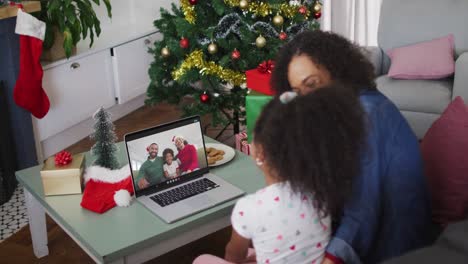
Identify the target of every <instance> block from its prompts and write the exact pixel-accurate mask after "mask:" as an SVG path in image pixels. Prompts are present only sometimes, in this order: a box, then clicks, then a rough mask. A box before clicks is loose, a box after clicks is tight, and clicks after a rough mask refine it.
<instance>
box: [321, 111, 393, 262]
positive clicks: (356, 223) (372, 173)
mask: <svg viewBox="0 0 468 264" xmlns="http://www.w3.org/2000/svg"><path fill="white" fill-rule="evenodd" d="M368 116H369V126H368V130H367V140H366V145H365V151H363V154H362V155H361V174H360V175H359V176H357V177H356V178H355V179H354V182H353V192H352V194H351V197H350V199H349V202H348V204H347V205H346V207H345V208H344V212H343V217H342V218H341V220H340V224H339V226H338V228H337V230H336V232H335V235H334V237H333V238H332V240H331V241H330V243H329V244H328V246H327V252H326V259H327V260H328V261H332V263H335V264H338V263H353V264H359V263H361V259H360V257H362V256H366V255H368V254H369V251H370V250H371V247H372V245H373V243H374V242H375V239H376V236H377V235H378V233H377V232H378V229H379V223H380V215H381V180H382V176H383V175H381V171H382V170H381V166H384V164H380V163H379V161H380V160H381V159H380V155H382V153H380V149H379V146H380V145H379V141H378V133H379V131H378V125H377V124H378V122H379V120H378V118H377V116H378V114H377V113H376V112H375V111H371V112H370V113H369V115H368ZM382 120H385V119H382ZM382 120H380V122H382ZM380 144H381V143H380ZM325 263H326V262H325Z"/></svg>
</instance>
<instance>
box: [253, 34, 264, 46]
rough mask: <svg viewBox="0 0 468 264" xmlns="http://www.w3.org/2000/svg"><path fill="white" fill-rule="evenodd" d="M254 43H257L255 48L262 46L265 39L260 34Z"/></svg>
mask: <svg viewBox="0 0 468 264" xmlns="http://www.w3.org/2000/svg"><path fill="white" fill-rule="evenodd" d="M255 45H257V48H260V49H261V48H263V47H265V45H266V39H265V38H264V37H263V36H262V35H260V36H258V38H257V39H256V40H255Z"/></svg>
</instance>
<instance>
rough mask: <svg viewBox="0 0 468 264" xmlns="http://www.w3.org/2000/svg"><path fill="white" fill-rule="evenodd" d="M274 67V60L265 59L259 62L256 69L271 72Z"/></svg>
mask: <svg viewBox="0 0 468 264" xmlns="http://www.w3.org/2000/svg"><path fill="white" fill-rule="evenodd" d="M274 68H275V62H274V61H272V60H267V61H264V62H262V63H260V64H259V65H258V67H257V70H258V71H259V72H261V73H272V72H273V69H274Z"/></svg>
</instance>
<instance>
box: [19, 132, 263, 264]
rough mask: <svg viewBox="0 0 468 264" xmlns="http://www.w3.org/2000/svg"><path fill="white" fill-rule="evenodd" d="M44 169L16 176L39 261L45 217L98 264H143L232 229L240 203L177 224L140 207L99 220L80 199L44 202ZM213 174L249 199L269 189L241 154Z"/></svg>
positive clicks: (122, 148)
mask: <svg viewBox="0 0 468 264" xmlns="http://www.w3.org/2000/svg"><path fill="white" fill-rule="evenodd" d="M205 140H206V142H212V143H213V142H216V141H214V140H213V139H210V138H205ZM118 147H119V152H118V159H119V162H120V164H126V163H128V161H127V157H126V151H125V145H124V144H123V143H122V142H121V143H118ZM86 160H87V163H88V165H89V163H90V162H92V157H91V156H90V153H86ZM41 167H42V165H39V166H35V167H32V168H28V169H24V170H21V171H17V172H16V178H17V179H18V181H19V182H20V183H21V185H22V186H23V188H24V194H25V198H26V206H27V210H28V215H29V228H30V232H31V238H32V242H33V250H34V254H35V255H36V257H38V258H41V257H44V256H47V255H48V254H49V249H48V247H47V229H46V221H45V213H47V214H48V215H49V216H50V217H51V218H52V219H53V220H54V221H55V222H56V223H57V224H58V225H59V226H60V227H61V228H62V229H63V230H64V231H65V232H66V233H67V234H68V235H69V236H70V237H71V238H72V239H73V240H74V241H75V242H76V243H77V244H78V245H79V246H80V247H81V248H82V249H83V250H84V251H85V252H86V253H87V254H88V255H89V256H90V257H91V258H92V259H93V260H94V261H96V263H142V262H145V261H148V260H150V259H153V258H155V257H157V256H160V255H162V254H164V253H167V252H169V251H171V250H173V249H175V248H178V247H180V246H183V245H185V244H188V243H190V242H192V241H194V240H197V239H199V238H201V237H204V236H206V235H208V234H211V233H213V232H216V231H218V230H220V229H222V228H225V227H227V226H229V225H230V213H231V210H232V208H233V206H234V204H235V200H234V201H229V202H226V203H223V204H221V205H218V206H216V207H213V208H210V209H208V210H205V211H203V212H200V213H198V214H195V215H193V216H190V217H188V218H185V219H183V220H180V221H178V222H176V223H173V224H166V223H165V222H163V221H162V220H161V219H159V218H158V217H157V216H155V215H154V214H153V213H151V212H150V211H149V210H147V209H146V208H145V207H143V206H142V205H141V204H140V203H138V202H133V203H132V205H131V206H129V207H126V208H124V207H116V208H113V209H111V210H110V211H108V212H106V213H104V214H96V213H93V212H91V211H88V210H86V209H83V208H82V207H81V206H80V202H81V198H82V195H81V194H78V195H62V196H44V192H43V187H42V182H41V178H40V173H39V172H40V169H41ZM211 171H212V172H213V173H215V174H216V175H218V176H220V177H221V178H223V179H225V180H226V181H228V182H230V183H232V184H234V185H236V186H237V187H239V188H241V189H242V190H244V191H245V192H246V193H253V192H255V191H256V190H258V189H260V188H262V187H263V186H264V185H265V182H264V179H263V176H262V174H261V171H260V170H259V169H258V168H257V167H256V165H255V163H254V162H253V161H252V160H251V157H248V156H246V155H244V154H243V153H241V152H238V151H236V156H235V158H234V159H233V160H232V161H231V162H229V163H227V164H225V165H222V166H220V167H217V168H213V169H212V170H211Z"/></svg>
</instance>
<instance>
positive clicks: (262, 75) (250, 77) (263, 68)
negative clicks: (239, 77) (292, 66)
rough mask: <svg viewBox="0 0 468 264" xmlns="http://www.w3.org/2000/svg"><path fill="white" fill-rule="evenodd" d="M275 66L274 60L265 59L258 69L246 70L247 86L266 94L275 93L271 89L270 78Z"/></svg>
mask: <svg viewBox="0 0 468 264" xmlns="http://www.w3.org/2000/svg"><path fill="white" fill-rule="evenodd" d="M274 67H275V63H274V62H273V61H272V60H268V61H264V62H262V63H260V65H258V67H257V68H256V69H252V70H248V71H246V72H245V77H246V80H247V88H249V89H252V90H254V91H257V92H259V93H262V94H266V95H273V94H274V92H273V91H272V90H271V86H270V78H271V73H272V72H273V69H274Z"/></svg>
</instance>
